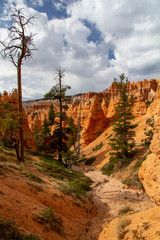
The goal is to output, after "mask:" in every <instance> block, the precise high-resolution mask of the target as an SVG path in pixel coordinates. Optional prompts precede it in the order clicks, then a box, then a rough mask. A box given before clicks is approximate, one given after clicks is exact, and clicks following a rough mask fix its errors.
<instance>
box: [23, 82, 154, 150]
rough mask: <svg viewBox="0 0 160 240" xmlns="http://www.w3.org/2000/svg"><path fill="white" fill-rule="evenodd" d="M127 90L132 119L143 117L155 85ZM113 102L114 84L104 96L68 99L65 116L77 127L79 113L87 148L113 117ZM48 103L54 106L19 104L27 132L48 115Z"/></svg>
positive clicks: (138, 84)
mask: <svg viewBox="0 0 160 240" xmlns="http://www.w3.org/2000/svg"><path fill="white" fill-rule="evenodd" d="M128 87H129V93H130V94H133V95H134V97H135V106H134V109H133V112H134V115H135V116H141V115H144V114H146V112H147V108H148V103H149V102H150V101H152V100H153V99H154V96H155V93H156V90H157V81H156V80H155V79H151V80H150V81H147V80H144V81H139V82H136V83H134V82H133V83H130V84H129V86H128ZM117 99H118V92H117V89H116V86H115V83H112V85H111V86H110V88H109V89H108V90H105V91H104V92H100V93H94V92H90V93H86V94H84V95H81V96H80V95H78V96H74V97H73V98H72V103H71V104H70V105H69V109H68V111H67V114H68V116H71V117H73V118H74V120H75V123H76V124H77V123H78V118H79V114H80V112H81V127H82V131H81V135H82V142H83V144H84V145H88V144H89V143H90V142H92V141H93V140H94V139H95V138H97V136H98V135H99V134H100V133H101V132H103V131H104V130H105V129H106V128H107V126H108V125H109V123H110V120H111V118H112V117H113V115H114V106H115V105H116V103H117ZM51 103H53V104H54V101H53V100H38V101H32V102H24V103H23V107H24V109H25V111H26V113H27V115H28V122H29V126H30V128H31V131H33V129H34V126H35V125H37V126H38V127H39V128H40V126H41V125H42V122H43V120H44V117H45V116H47V115H48V111H49V106H50V104H51Z"/></svg>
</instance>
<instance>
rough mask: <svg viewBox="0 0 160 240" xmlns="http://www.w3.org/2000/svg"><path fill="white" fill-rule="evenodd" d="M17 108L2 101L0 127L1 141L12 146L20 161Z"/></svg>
mask: <svg viewBox="0 0 160 240" xmlns="http://www.w3.org/2000/svg"><path fill="white" fill-rule="evenodd" d="M17 112H18V109H17V108H16V107H15V106H13V105H12V104H10V103H6V102H4V103H2V109H1V120H0V129H1V134H2V141H3V143H4V145H5V146H7V147H14V148H15V150H16V154H17V160H18V161H20V155H19V139H18V130H19V128H20V125H19V118H20V114H17Z"/></svg>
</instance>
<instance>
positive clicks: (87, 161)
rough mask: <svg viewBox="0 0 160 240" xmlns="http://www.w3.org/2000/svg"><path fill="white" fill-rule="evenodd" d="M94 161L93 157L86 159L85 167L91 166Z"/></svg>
mask: <svg viewBox="0 0 160 240" xmlns="http://www.w3.org/2000/svg"><path fill="white" fill-rule="evenodd" d="M95 160H96V158H95V157H91V158H87V160H86V161H85V165H91V164H92V163H93V162H94V161H95Z"/></svg>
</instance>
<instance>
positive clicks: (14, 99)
mask: <svg viewBox="0 0 160 240" xmlns="http://www.w3.org/2000/svg"><path fill="white" fill-rule="evenodd" d="M3 102H6V103H10V104H13V105H16V106H18V95H17V91H16V90H15V91H14V92H13V93H12V94H9V95H8V93H7V92H6V91H4V93H3V95H0V109H1V104H2V103H3ZM23 133H24V146H25V147H26V148H27V149H30V150H36V143H35V140H34V138H33V134H32V132H31V130H30V128H29V125H28V119H27V115H26V113H25V111H24V110H23Z"/></svg>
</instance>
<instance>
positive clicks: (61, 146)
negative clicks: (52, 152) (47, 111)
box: [45, 67, 71, 163]
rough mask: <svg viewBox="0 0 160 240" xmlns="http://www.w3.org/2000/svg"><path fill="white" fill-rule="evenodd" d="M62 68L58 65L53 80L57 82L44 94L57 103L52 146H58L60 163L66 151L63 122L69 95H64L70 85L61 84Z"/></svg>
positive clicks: (65, 134) (65, 133) (65, 132)
mask: <svg viewBox="0 0 160 240" xmlns="http://www.w3.org/2000/svg"><path fill="white" fill-rule="evenodd" d="M64 76H65V75H64V70H63V69H61V67H59V68H58V69H57V72H56V77H55V80H56V81H57V84H56V85H55V86H53V87H52V88H51V90H50V91H49V92H48V93H47V94H45V98H46V99H54V100H56V101H55V103H56V104H57V107H58V111H57V112H56V121H55V130H54V132H53V137H52V147H53V148H56V147H57V148H58V149H57V150H58V160H59V161H60V162H61V163H62V162H63V161H62V154H63V152H66V151H67V144H66V143H67V133H68V128H65V127H64V126H63V123H64V122H65V121H66V120H67V116H66V111H67V109H68V106H67V102H69V100H70V97H68V96H66V91H67V89H70V88H71V87H70V86H68V85H63V78H64Z"/></svg>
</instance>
